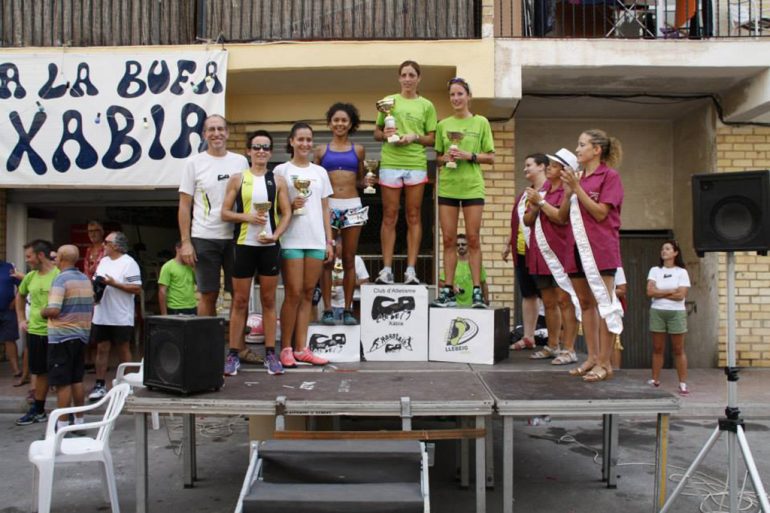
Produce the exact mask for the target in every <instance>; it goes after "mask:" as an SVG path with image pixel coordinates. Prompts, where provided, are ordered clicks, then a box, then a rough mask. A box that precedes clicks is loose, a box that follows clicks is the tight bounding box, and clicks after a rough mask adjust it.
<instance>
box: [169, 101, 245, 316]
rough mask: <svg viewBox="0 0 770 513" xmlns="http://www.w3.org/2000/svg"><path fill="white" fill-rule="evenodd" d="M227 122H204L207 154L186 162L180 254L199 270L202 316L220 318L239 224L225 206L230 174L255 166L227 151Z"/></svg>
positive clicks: (213, 117)
mask: <svg viewBox="0 0 770 513" xmlns="http://www.w3.org/2000/svg"><path fill="white" fill-rule="evenodd" d="M229 135H230V134H229V132H228V130H227V121H226V120H225V118H224V117H222V116H220V115H219V114H212V115H211V116H209V117H208V118H206V121H205V122H204V123H203V138H204V139H205V140H206V142H207V143H208V147H207V148H206V151H205V152H202V153H198V154H196V155H192V156H191V157H189V158H188V159H187V161H185V165H184V170H183V172H182V180H181V182H180V184H179V213H178V220H179V233H180V235H181V240H182V248H181V250H180V253H181V255H182V260H183V261H184V263H185V264H187V265H189V266H193V267H195V279H196V281H197V283H198V291H199V292H200V293H201V298H200V301H199V302H198V315H216V303H217V297H219V277H220V272H221V271H222V270H224V273H225V290H227V291H229V292H231V291H232V283H231V279H232V278H231V277H232V268H233V225H232V224H230V223H226V222H224V221H222V216H221V211H222V202H223V201H224V198H225V189H226V188H227V181H228V180H229V178H230V175H232V174H234V173H237V172H240V171H243V170H244V169H247V168H248V167H249V163H248V161H247V160H246V157H244V156H243V155H238V154H236V153H232V152H229V151H227V138H228V137H229Z"/></svg>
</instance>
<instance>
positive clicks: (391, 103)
mask: <svg viewBox="0 0 770 513" xmlns="http://www.w3.org/2000/svg"><path fill="white" fill-rule="evenodd" d="M395 106H396V99H395V98H383V99H382V100H378V101H377V110H378V111H380V112H382V113H383V114H385V128H396V118H394V117H393V116H392V115H391V114H390V111H392V110H393V107H395ZM399 139H401V138H400V137H399V136H398V135H396V134H393V135H391V136H390V137H388V142H389V143H395V142H398V140H399Z"/></svg>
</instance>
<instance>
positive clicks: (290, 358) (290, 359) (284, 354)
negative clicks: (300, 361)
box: [280, 347, 297, 369]
mask: <svg viewBox="0 0 770 513" xmlns="http://www.w3.org/2000/svg"><path fill="white" fill-rule="evenodd" d="M280 360H281V365H283V367H284V368H285V369H293V368H295V367H296V366H297V360H295V359H294V350H292V348H290V347H284V348H283V349H281V357H280Z"/></svg>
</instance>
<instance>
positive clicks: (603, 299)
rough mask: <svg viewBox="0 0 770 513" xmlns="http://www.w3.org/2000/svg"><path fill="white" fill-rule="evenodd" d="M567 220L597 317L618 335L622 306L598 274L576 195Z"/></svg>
mask: <svg viewBox="0 0 770 513" xmlns="http://www.w3.org/2000/svg"><path fill="white" fill-rule="evenodd" d="M569 220H570V223H571V224H572V233H574V234H575V243H576V244H577V248H578V253H579V254H580V261H581V262H582V264H583V272H585V275H586V281H587V282H588V286H589V287H591V292H593V294H594V297H595V298H596V303H597V304H598V305H599V315H601V317H602V319H604V322H606V323H607V328H608V329H609V330H610V332H611V333H615V334H620V333H622V332H623V306H622V305H621V304H620V300H619V299H618V297H617V296H616V295H615V289H614V288H613V289H612V291H609V292H608V291H607V287H606V286H605V284H604V280H602V277H601V275H600V274H599V269H598V268H597V267H596V260H595V259H594V254H593V251H592V250H591V243H590V242H589V241H588V235H587V234H586V227H585V225H584V224H583V216H582V214H581V213H580V206H579V205H578V199H577V195H573V196H572V198H570V206H569Z"/></svg>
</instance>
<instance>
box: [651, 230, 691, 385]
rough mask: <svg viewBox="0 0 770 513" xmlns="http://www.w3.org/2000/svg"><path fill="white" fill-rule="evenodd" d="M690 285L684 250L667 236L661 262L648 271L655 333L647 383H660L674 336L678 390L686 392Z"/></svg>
mask: <svg viewBox="0 0 770 513" xmlns="http://www.w3.org/2000/svg"><path fill="white" fill-rule="evenodd" d="M689 288H690V276H689V275H688V274H687V269H685V265H684V260H683V259H682V252H681V250H680V249H679V244H677V242H676V241H675V240H667V241H666V242H664V243H663V246H661V248H660V265H659V266H658V267H653V268H651V269H650V272H649V274H648V275H647V296H648V297H650V298H652V304H651V305H650V332H651V333H652V379H650V380H649V381H648V382H647V383H649V384H650V385H652V386H656V387H657V386H660V381H659V380H660V370H661V368H663V350H664V348H665V346H666V335H667V334H668V335H670V336H671V347H672V350H673V352H674V365H675V366H676V373H677V375H678V376H679V394H680V395H687V394H688V393H689V389H688V388H687V355H686V354H685V351H684V335H685V333H687V309H686V308H685V304H684V302H685V299H686V298H687V290H688V289H689Z"/></svg>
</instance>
